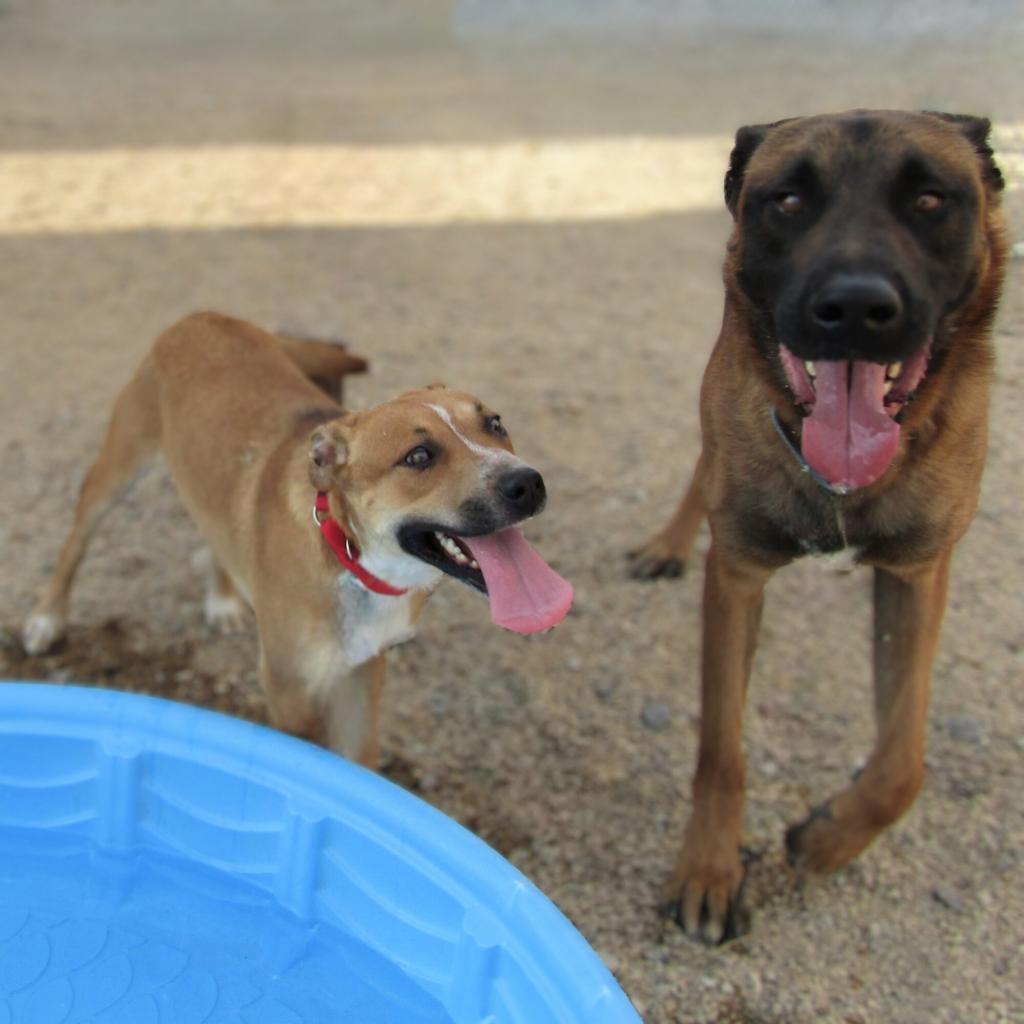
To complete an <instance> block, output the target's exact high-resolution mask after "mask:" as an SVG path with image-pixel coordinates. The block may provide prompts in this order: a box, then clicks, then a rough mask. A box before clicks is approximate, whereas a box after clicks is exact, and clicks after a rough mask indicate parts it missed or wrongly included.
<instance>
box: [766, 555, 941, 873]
mask: <svg viewBox="0 0 1024 1024" xmlns="http://www.w3.org/2000/svg"><path fill="white" fill-rule="evenodd" d="M951 557H952V549H949V550H947V551H946V552H944V553H943V554H942V556H940V558H939V559H937V561H936V562H934V563H932V564H931V565H929V566H928V567H927V568H925V569H918V570H916V571H913V572H906V571H903V572H899V571H892V570H888V571H887V570H885V569H876V570H875V615H874V643H875V650H874V662H875V717H876V723H877V730H878V735H877V739H876V742H875V749H874V751H873V753H872V755H871V758H870V759H869V760H868V763H867V764H866V765H865V767H864V770H863V771H862V772H861V773H860V775H858V776H857V778H856V780H855V781H854V782H853V784H852V785H851V786H849V787H848V788H847V789H845V790H843V791H842V792H841V793H839V794H837V795H836V796H834V797H832V799H831V800H829V801H827V802H826V803H825V804H824V805H822V806H821V807H819V808H818V809H816V810H815V811H813V812H812V813H811V815H810V816H809V817H808V818H807V820H806V821H804V822H802V823H801V824H799V825H795V826H793V827H792V828H791V829H789V831H788V832H787V833H786V846H787V848H788V850H789V854H790V859H791V860H792V861H793V863H794V864H796V865H797V866H799V867H803V868H806V869H807V870H809V871H816V872H827V871H834V870H835V869H836V868H839V867H842V865H843V864H845V863H846V862H847V861H849V860H851V859H852V858H853V857H855V856H857V854H858V853H860V852H861V850H863V849H864V848H865V847H866V846H868V845H869V844H870V843H871V842H872V841H873V840H874V839H875V838H876V837H877V836H878V834H879V833H880V832H881V831H882V830H883V829H885V828H886V827H887V826H888V825H891V824H892V823H893V822H894V821H896V819H897V818H899V817H900V816H901V815H903V814H904V813H905V812H906V811H907V810H908V809H909V808H910V806H911V804H913V802H914V799H915V797H916V796H917V793H918V791H919V790H920V788H921V782H922V781H923V778H924V747H925V722H926V717H927V711H928V683H929V678H930V675H931V665H932V658H933V657H934V655H935V647H936V644H937V642H938V638H939V627H940V626H941V624H942V614H943V611H944V610H945V607H946V590H947V586H948V583H949V563H950V559H951Z"/></svg>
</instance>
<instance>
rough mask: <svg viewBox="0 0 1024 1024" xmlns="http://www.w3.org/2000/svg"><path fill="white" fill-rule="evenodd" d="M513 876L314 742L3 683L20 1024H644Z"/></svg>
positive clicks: (1, 854)
mask: <svg viewBox="0 0 1024 1024" xmlns="http://www.w3.org/2000/svg"><path fill="white" fill-rule="evenodd" d="M639 1020H640V1018H639V1017H638V1016H637V1014H636V1012H635V1010H634V1009H633V1008H632V1006H631V1005H630V1003H629V1001H628V1000H627V999H626V997H625V995H623V993H622V991H621V989H620V988H619V987H618V985H617V984H616V982H615V980H614V979H613V978H612V976H611V974H610V973H609V972H608V970H607V969H606V968H605V967H604V965H603V964H602V963H601V962H600V960H599V959H598V958H597V957H596V956H595V955H594V953H593V952H592V950H591V949H590V948H589V947H588V946H587V944H586V943H585V942H584V940H583V938H582V937H581V936H580V934H579V933H578V932H577V931H576V930H575V929H574V928H573V927H572V925H571V924H570V923H569V922H568V921H567V920H566V919H565V918H564V917H563V916H562V915H561V914H560V913H559V911H558V910H557V909H555V907H554V905H553V904H552V903H551V902H550V901H549V900H548V899H547V898H546V897H545V896H544V895H543V894H542V893H541V892H540V891H539V890H538V889H536V888H535V887H534V886H533V885H532V884H531V883H530V882H528V881H527V880H526V878H524V877H523V876H522V875H521V874H520V873H519V872H518V871H516V869H515V868H513V867H512V866H511V865H510V864H509V863H508V862H507V861H505V860H504V859H503V858H501V857H500V856H498V854H496V853H495V852H494V851H492V850H491V849H490V848H489V847H487V846H486V845H485V844H484V843H482V842H481V841H480V840H478V839H476V838H475V837H474V836H472V835H471V834H470V833H468V832H466V831H465V830H464V829H463V828H461V827H460V826H459V825H457V824H456V823H455V822H454V821H452V820H450V819H449V818H446V817H445V816H444V815H442V814H441V813H439V812H438V811H435V810H433V809H432V808H431V807H429V806H427V804H425V803H423V802H422V801H420V800H418V799H416V798H415V797H413V796H410V795H409V794H408V793H405V792H404V791H402V790H401V789H399V788H398V787H397V786H394V785H392V784H391V783H389V782H386V781H385V780H383V779H380V778H378V777H376V776H374V775H372V774H370V773H369V772H366V771H363V770H362V769H360V768H358V767H355V766H353V765H350V764H347V763H346V762H344V761H342V760H341V759H340V758H337V757H334V756H333V755H331V754H328V753H327V752H325V751H323V750H319V749H317V748H315V747H312V746H310V745H308V744H306V743H301V742H299V741H298V740H294V739H292V738H290V737H288V736H284V735H281V734H279V733H276V732H273V731H272V730H269V729H264V728H261V727H259V726H256V725H252V724H249V723H246V722H241V721H236V720H235V719H231V718H227V717H225V716H223V715H218V714H214V713H212V712H209V711H201V710H198V709H196V708H190V707H186V706H184V705H180V704H174V703H170V702H168V701H163V700H157V699H155V698H152V697H141V696H138V695H134V694H126V693H113V692H110V691H104V690H87V689H81V688H78V687H66V686H62V687H57V686H48V685H30V684H25V683H3V684H0V1024H307V1022H315V1024H469V1022H473V1024H547V1022H555V1021H558V1022H579V1024H636V1022H639Z"/></svg>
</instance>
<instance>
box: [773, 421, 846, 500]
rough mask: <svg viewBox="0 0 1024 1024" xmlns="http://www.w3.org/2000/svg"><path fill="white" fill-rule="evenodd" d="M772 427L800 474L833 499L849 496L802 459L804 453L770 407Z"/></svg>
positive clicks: (844, 490) (843, 489)
mask: <svg viewBox="0 0 1024 1024" xmlns="http://www.w3.org/2000/svg"><path fill="white" fill-rule="evenodd" d="M772 426H774V427H775V432H776V433H777V434H778V435H779V437H781V438H782V442H783V444H785V446H786V447H787V448H788V449H789V452H790V454H791V455H792V456H793V458H794V459H796V462H797V465H798V466H799V467H800V471H801V472H802V473H806V474H807V475H808V476H809V477H810V478H811V479H812V480H813V481H814V482H815V483H816V484H817V485H818V486H819V487H820V488H821V489H822V490H823V491H824V492H825V493H826V494H828V495H830V496H831V497H834V498H842V497H844V496H845V495H847V494H849V491H848V490H846V489H845V488H842V487H833V485H832V484H830V483H829V482H828V481H827V480H826V479H825V478H824V477H823V476H822V475H821V474H820V473H819V472H818V471H817V470H816V469H814V468H813V467H812V466H811V464H810V463H809V462H808V461H807V460H806V459H805V458H804V453H803V452H802V451H800V449H799V448H798V447H797V446H796V445H795V444H794V443H793V440H792V438H790V436H789V434H787V433H786V428H785V427H784V426H783V425H782V420H780V419H779V413H778V411H777V410H776V409H775V407H774V406H772Z"/></svg>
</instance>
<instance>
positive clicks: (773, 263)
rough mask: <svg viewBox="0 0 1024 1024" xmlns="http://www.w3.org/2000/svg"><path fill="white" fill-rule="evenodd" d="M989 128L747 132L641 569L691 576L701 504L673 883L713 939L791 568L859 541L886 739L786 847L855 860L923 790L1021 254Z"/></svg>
mask: <svg viewBox="0 0 1024 1024" xmlns="http://www.w3.org/2000/svg"><path fill="white" fill-rule="evenodd" d="M988 131H989V123H988V122H987V121H986V120H983V119H981V118H973V117H959V116H951V115H944V114H931V113H922V114H915V113H901V112H894V111H880V112H876V111H853V112H850V113H845V114H839V115H834V116H821V117H807V118H798V119H795V120H790V121H781V122H779V123H777V124H774V125H764V126H757V127H749V128H742V129H740V131H739V132H738V133H737V136H736V145H735V148H734V149H733V153H732V158H731V162H730V166H729V171H728V174H727V175H726V179H725V199H726V204H727V206H728V208H729V210H730V211H731V213H732V215H733V218H734V227H733V232H732V237H731V238H730V241H729V246H728V253H727V256H726V261H725V270H724V278H725V292H726V295H725V313H724V317H723V323H722V330H721V334H720V335H719V338H718V342H717V344H716V346H715V348H714V351H713V352H712V354H711V359H710V362H709V363H708V367H707V371H706V373H705V376H704V384H703V388H702V391H701V424H702V429H703V450H702V452H701V456H700V459H699V461H698V462H697V467H696V470H695V472H694V475H693V478H692V480H691V482H690V485H689V489H688V490H687V492H686V494H685V496H684V498H683V501H682V504H681V505H680V506H679V509H678V511H677V512H676V514H675V516H674V517H673V519H672V521H671V522H670V523H669V525H668V526H667V527H666V528H665V529H664V530H663V531H662V532H661V533H659V534H658V535H657V536H655V537H654V538H653V539H652V540H651V541H650V542H649V543H648V544H647V545H646V547H644V548H643V549H642V550H641V551H639V552H636V553H635V555H634V565H633V572H634V575H636V576H638V577H641V578H651V577H655V576H674V575H679V574H680V573H681V572H682V568H683V566H684V564H685V562H686V559H687V558H688V557H689V555H690V553H691V551H692V548H693V543H694V538H695V535H696V532H697V529H698V527H699V525H700V522H701V520H702V519H703V518H704V517H705V516H707V518H708V520H709V523H710V527H711V536H712V543H711V548H710V550H709V552H708V556H707V562H706V569H705V583H704V638H703V656H702V675H703V682H702V690H701V699H702V713H701V729H700V750H699V755H698V760H697V770H696V774H695V777H694V781H693V811H692V814H691V817H690V821H689V824H688V826H687V829H686V835H685V839H684V842H683V847H682V851H681V853H680V856H679V860H678V863H677V866H676V869H675V872H674V875H673V878H672V880H671V883H670V887H669V892H668V906H669V910H670V912H671V913H672V914H674V915H675V917H676V919H677V921H678V922H679V924H680V925H681V926H682V927H683V928H684V929H685V930H686V932H687V933H688V934H689V935H691V936H693V937H696V938H700V939H702V940H704V941H706V942H710V943H715V942H718V941H720V940H721V939H723V938H724V937H728V936H729V935H730V934H732V933H734V931H735V930H736V928H737V914H736V911H737V909H738V907H737V903H738V896H739V890H740V884H741V881H742V878H743V868H742V865H741V860H740V850H739V846H740V829H741V822H742V813H743V779H744V767H743V753H742V748H741V726H742V719H743V704H744V698H745V695H746V689H747V680H748V676H749V674H750V665H751V659H752V656H753V653H754V647H755V644H756V641H757V631H758V623H759V620H760V617H761V604H762V594H763V591H764V586H765V583H766V582H767V580H768V578H769V577H770V576H771V574H772V573H773V572H774V571H775V570H776V569H778V568H780V567H781V566H783V565H785V564H786V563H788V562H789V561H791V560H792V559H794V558H798V557H800V556H803V555H808V554H826V553H832V552H840V551H846V552H847V553H849V554H850V555H851V556H852V557H853V558H854V559H855V560H856V561H857V562H859V563H860V564H862V565H869V566H871V567H872V568H873V569H874V577H875V582H874V595H875V612H874V674H875V710H876V716H877V728H878V737H877V742H876V745H875V749H874V751H873V753H872V755H871V757H870V759H869V760H868V762H867V764H866V766H865V768H864V770H863V771H862V772H861V773H860V775H859V776H858V778H857V779H856V780H855V781H854V782H853V783H852V785H850V786H849V787H848V788H847V789H845V790H843V791H842V792H840V793H838V794H836V795H834V796H833V797H831V798H830V799H829V800H827V801H826V802H825V803H823V804H822V805H821V806H820V807H818V808H816V809H815V810H813V811H812V812H811V814H810V816H809V817H808V818H807V820H806V821H804V822H803V823H801V824H799V825H796V826H794V827H792V828H790V829H789V831H788V832H787V835H786V844H787V848H788V851H789V854H790V857H791V860H792V861H793V862H794V863H795V864H797V865H798V866H801V867H804V868H806V869H809V870H812V871H816V872H827V871H832V870H834V869H836V868H838V867H840V865H842V864H845V863H846V862H847V861H849V860H850V859H851V858H852V857H855V856H856V855H857V854H858V853H860V851H861V850H863V849H864V848H865V847H866V846H867V845H868V844H869V843H871V842H872V840H874V839H875V838H876V837H877V836H878V834H879V833H880V832H881V831H882V830H883V829H884V828H885V827H886V826H888V825H889V824H891V823H892V822H894V821H895V820H896V819H897V818H899V817H900V815H902V814H903V813H904V812H905V811H906V810H907V809H908V808H909V807H910V805H911V804H912V802H913V800H914V798H915V796H916V795H917V792H918V790H919V789H920V786H921V782H922V777H923V772H924V743H925V716H926V710H927V702H928V679H929V672H930V667H931V662H932V657H933V654H934V651H935V645H936V641H937V639H938V635H939V626H940V623H941V620H942V614H943V610H944V606H945V603H946V587H947V582H948V577H949V564H950V558H951V555H952V552H953V546H954V545H955V544H956V542H957V541H958V540H959V539H960V537H961V536H962V535H963V533H964V531H965V530H966V529H967V526H968V524H969V523H970V521H971V518H972V516H973V515H974V511H975V507H976V505H977V501H978V489H979V481H980V478H981V472H982V467H983V465H984V461H985V444H986V430H987V415H988V390H989V377H990V373H991V366H992V349H991V346H990V343H989V338H988V335H989V328H990V325H991V322H992V318H993V314H994V311H995V308H996V303H997V300H998V295H999V289H1000V284H1001V279H1002V271H1003V262H1004V257H1005V241H1004V238H1003V225H1002V219H1001V214H1000V204H999V192H1000V189H1001V188H1002V180H1001V177H1000V174H999V171H998V170H997V168H996V166H995V164H994V163H993V160H992V153H991V150H990V149H989V147H988V144H987V138H988Z"/></svg>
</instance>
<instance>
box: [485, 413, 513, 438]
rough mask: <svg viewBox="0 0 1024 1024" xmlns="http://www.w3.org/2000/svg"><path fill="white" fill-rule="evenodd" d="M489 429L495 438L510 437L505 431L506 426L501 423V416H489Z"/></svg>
mask: <svg viewBox="0 0 1024 1024" xmlns="http://www.w3.org/2000/svg"><path fill="white" fill-rule="evenodd" d="M487 429H488V430H489V431H490V432H491V433H492V434H494V436H495V437H508V431H507V430H506V429H505V424H504V423H502V422H501V417H500V416H489V417H488V418H487Z"/></svg>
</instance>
